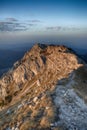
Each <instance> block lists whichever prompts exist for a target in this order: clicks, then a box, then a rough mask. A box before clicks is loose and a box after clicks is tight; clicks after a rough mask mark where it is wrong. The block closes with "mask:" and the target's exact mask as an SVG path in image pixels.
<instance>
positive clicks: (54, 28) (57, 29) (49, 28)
mask: <svg viewBox="0 0 87 130" xmlns="http://www.w3.org/2000/svg"><path fill="white" fill-rule="evenodd" d="M46 30H52V31H77V30H79V28H76V27H62V26H49V27H46Z"/></svg>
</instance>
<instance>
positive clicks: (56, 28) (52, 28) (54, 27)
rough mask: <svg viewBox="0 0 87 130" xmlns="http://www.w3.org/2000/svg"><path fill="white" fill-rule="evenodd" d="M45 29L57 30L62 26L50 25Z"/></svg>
mask: <svg viewBox="0 0 87 130" xmlns="http://www.w3.org/2000/svg"><path fill="white" fill-rule="evenodd" d="M46 29H47V30H57V31H59V30H61V29H62V27H61V26H51V27H47V28H46Z"/></svg>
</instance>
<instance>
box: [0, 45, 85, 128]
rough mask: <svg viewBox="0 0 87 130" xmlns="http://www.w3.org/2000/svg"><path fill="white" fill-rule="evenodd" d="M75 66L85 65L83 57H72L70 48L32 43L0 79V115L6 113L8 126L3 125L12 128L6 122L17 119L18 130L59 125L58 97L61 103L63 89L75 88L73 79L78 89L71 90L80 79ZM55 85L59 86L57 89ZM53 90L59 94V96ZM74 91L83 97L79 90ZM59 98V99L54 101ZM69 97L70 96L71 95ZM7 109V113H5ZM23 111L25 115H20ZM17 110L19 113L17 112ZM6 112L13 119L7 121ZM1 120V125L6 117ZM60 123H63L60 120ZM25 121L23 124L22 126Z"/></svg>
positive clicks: (64, 90) (73, 55) (77, 67)
mask: <svg viewBox="0 0 87 130" xmlns="http://www.w3.org/2000/svg"><path fill="white" fill-rule="evenodd" d="M79 68H84V69H85V68H86V65H85V62H84V61H83V60H81V59H80V58H79V57H78V56H76V54H75V53H74V52H73V50H71V49H69V48H67V47H65V46H59V45H44V44H36V45H34V46H33V48H31V50H29V51H28V52H26V54H25V55H24V57H23V58H22V59H20V60H19V61H17V62H16V63H15V64H14V66H13V68H11V69H10V70H9V71H8V72H7V73H6V74H4V76H3V77H2V78H1V79H0V110H1V114H3V112H4V116H6V115H7V116H8V127H7V126H6V127H5V128H12V127H14V126H15V125H12V126H11V125H10V124H9V122H10V121H11V122H12V123H13V122H14V121H16V120H17V122H16V123H18V122H19V124H20V125H19V126H18V128H20V130H27V129H28V128H33V127H35V130H37V129H38V130H40V129H41V130H42V129H44V130H46V129H47V130H49V129H51V128H56V127H58V128H59V126H60V125H58V118H59V117H57V114H58V110H59V108H58V105H59V107H61V105H60V104H61V103H60V100H61V101H62V102H63V99H62V98H63V97H62V94H63V92H64V93H65V92H66V91H67V89H68V88H69V87H70V88H71V86H74V87H73V88H72V89H75V86H76V82H77V84H78V85H77V88H78V89H75V90H76V91H77V90H79V87H78V86H79V83H80V80H79V78H78V76H77V75H78V73H79V74H80V71H79ZM80 70H81V69H80ZM85 70H86V69H85ZM80 75H81V74H80ZM83 75H84V74H83ZM83 77H84V76H83ZM82 82H83V81H82ZM61 84H62V85H61ZM64 84H65V85H64ZM58 85H60V86H59V88H58V89H57V86H58ZM64 86H65V87H66V88H64ZM82 86H83V84H82ZM57 91H59V92H60V93H61V95H60V96H59V93H57ZM84 92H85V91H83V93H84ZM70 93H71V94H72V93H73V92H71V91H70ZM70 93H69V94H70ZM77 93H78V94H80V95H81V96H83V93H81V92H79V91H77ZM74 95H75V94H74ZM55 96H56V97H55ZM63 96H64V95H63ZM66 96H67V100H68V98H69V96H68V95H67V94H66ZM59 97H60V98H61V99H60V100H59V102H57V100H58V98H59ZM71 98H72V99H73V97H72V96H71ZM54 99H55V100H54ZM75 100H77V99H75ZM65 106H66V105H65ZM71 107H72V106H71ZM65 109H66V108H65ZM8 110H9V111H10V112H9V113H10V114H8V113H7V114H6V112H8ZM24 110H25V115H26V116H25V115H24ZM67 110H68V109H67ZM22 111H23V113H22ZM19 112H20V113H21V115H19ZM28 114H29V115H28ZM10 115H11V116H12V118H13V120H11V118H10ZM19 116H21V118H20V119H18V118H19ZM37 116H38V117H37ZM22 117H23V118H22ZM29 117H30V119H29ZM48 118H49V119H48ZM50 118H51V119H52V120H51V119H50ZM56 118H57V119H56ZM1 119H2V121H1V124H0V125H1V127H2V128H4V124H5V123H6V121H7V120H4V119H3V118H1ZM36 119H37V121H36V122H37V123H36V125H34V124H33V125H34V126H33V125H32V126H31V122H34V121H35V120H36ZM64 119H65V118H64ZM70 119H71V118H70ZM18 120H19V121H18ZM55 121H56V122H55ZM20 122H22V124H21V123H20ZM61 122H62V123H63V121H61ZM79 122H80V121H79ZM34 123H35V122H34ZM46 123H47V124H46ZM55 123H57V124H55ZM62 123H60V124H62ZM13 124H14V123H13ZM26 124H27V127H26V128H25V126H26ZM67 124H68V122H67V119H66V122H64V125H65V127H69V126H68V125H67ZM29 125H30V126H29ZM62 127H63V126H61V129H62ZM77 127H78V126H77ZM15 128H16V127H15ZM36 128H37V129H36ZM6 130H7V129H6ZM62 130H63V129H62ZM64 130H65V129H64ZM70 130H72V129H70Z"/></svg>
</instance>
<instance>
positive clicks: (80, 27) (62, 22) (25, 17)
mask: <svg viewBox="0 0 87 130" xmlns="http://www.w3.org/2000/svg"><path fill="white" fill-rule="evenodd" d="M86 37H87V1H86V0H0V43H6V42H11V43H18V42H20V43H21V42H28V41H29V42H39V41H45V42H47V41H59V42H60V41H61V42H71V43H73V44H75V45H76V46H79V45H80V47H83V46H82V45H83V43H84V47H85V45H86V44H87V43H86V40H87V39H86ZM79 41H80V43H79ZM82 41H84V42H83V43H82Z"/></svg>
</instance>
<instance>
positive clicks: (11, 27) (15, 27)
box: [0, 22, 27, 32]
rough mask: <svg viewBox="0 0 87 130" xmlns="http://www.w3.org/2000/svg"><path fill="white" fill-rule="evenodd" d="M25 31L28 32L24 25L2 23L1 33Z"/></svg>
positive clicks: (0, 23)
mask: <svg viewBox="0 0 87 130" xmlns="http://www.w3.org/2000/svg"><path fill="white" fill-rule="evenodd" d="M22 30H23V31H24V30H27V26H26V25H22V23H17V22H0V32H4V31H9V32H12V31H22Z"/></svg>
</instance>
